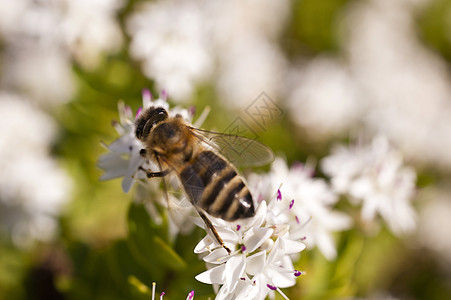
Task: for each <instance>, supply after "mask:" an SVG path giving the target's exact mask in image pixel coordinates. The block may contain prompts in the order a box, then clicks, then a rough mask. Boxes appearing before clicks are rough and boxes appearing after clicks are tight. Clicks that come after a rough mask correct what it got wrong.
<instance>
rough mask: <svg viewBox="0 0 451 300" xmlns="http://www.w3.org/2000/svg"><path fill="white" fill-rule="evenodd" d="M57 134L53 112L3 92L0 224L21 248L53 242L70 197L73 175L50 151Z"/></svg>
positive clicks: (0, 95)
mask: <svg viewBox="0 0 451 300" xmlns="http://www.w3.org/2000/svg"><path fill="white" fill-rule="evenodd" d="M56 134H57V130H56V124H55V122H54V121H53V120H52V118H51V117H50V116H48V115H47V114H46V113H44V112H43V111H42V110H40V109H39V108H37V107H34V106H32V105H31V104H30V102H29V101H26V100H25V99H23V98H21V97H18V96H17V95H14V94H7V93H4V92H0V166H1V167H0V215H1V217H0V220H1V221H0V223H1V225H2V227H3V226H4V228H6V230H7V231H8V232H10V233H11V237H12V240H13V242H14V243H15V244H16V245H18V246H22V247H27V246H30V245H32V243H33V242H34V241H36V240H37V241H44V242H47V241H51V240H52V239H53V238H54V237H55V235H56V233H57V232H58V222H57V217H58V215H59V214H60V213H61V211H62V210H63V208H64V205H65V204H66V203H67V201H68V200H69V197H68V196H69V195H70V186H71V181H70V178H69V176H68V175H67V174H66V172H64V170H63V169H62V168H61V167H60V166H59V165H58V163H57V161H56V160H55V159H54V158H53V157H52V156H51V154H50V153H51V151H50V148H51V143H52V142H53V141H54V140H55V138H56Z"/></svg>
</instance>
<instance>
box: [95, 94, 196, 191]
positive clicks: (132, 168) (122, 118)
mask: <svg viewBox="0 0 451 300" xmlns="http://www.w3.org/2000/svg"><path fill="white" fill-rule="evenodd" d="M166 97H167V95H166V93H165V92H163V93H162V94H161V97H160V98H159V99H156V100H152V96H151V94H150V92H149V91H148V90H144V91H143V108H144V109H145V108H147V107H149V106H158V107H163V108H164V109H166V110H168V113H169V115H170V116H175V115H176V114H181V115H182V116H183V117H184V118H185V119H186V120H187V121H190V120H191V119H192V115H193V113H191V112H188V110H186V109H181V108H179V107H175V108H173V109H169V104H168V103H167V102H166ZM118 110H119V122H116V121H114V122H113V126H114V127H115V129H116V131H117V132H118V133H119V134H120V137H119V138H118V139H116V140H115V141H114V142H113V143H111V144H110V145H105V147H106V148H107V150H109V151H110V152H109V153H107V154H104V155H102V156H101V157H100V158H99V161H98V167H99V168H101V169H103V170H104V171H105V173H104V174H103V175H102V177H101V179H102V180H108V179H112V178H117V177H124V178H123V179H122V189H123V190H124V192H126V193H127V192H128V191H129V190H130V188H131V187H132V185H133V183H134V182H135V181H136V179H139V178H141V179H144V178H146V176H145V174H144V172H138V168H139V167H140V166H141V167H143V168H144V169H152V170H156V169H158V166H157V165H156V164H155V163H153V162H151V161H146V160H145V159H144V158H143V157H142V156H141V155H140V154H139V151H140V150H141V149H142V148H143V146H142V144H141V142H140V141H139V140H138V139H137V138H136V137H135V123H134V122H135V117H136V116H137V115H138V114H139V112H140V110H139V111H138V112H137V113H136V115H133V112H132V110H131V108H130V107H129V106H126V105H124V103H123V102H119V104H118Z"/></svg>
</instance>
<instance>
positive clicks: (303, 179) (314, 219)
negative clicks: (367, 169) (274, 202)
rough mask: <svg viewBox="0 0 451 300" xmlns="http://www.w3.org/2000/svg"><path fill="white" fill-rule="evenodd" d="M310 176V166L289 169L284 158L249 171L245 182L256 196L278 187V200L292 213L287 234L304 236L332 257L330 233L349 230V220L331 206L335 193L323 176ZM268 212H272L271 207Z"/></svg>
mask: <svg viewBox="0 0 451 300" xmlns="http://www.w3.org/2000/svg"><path fill="white" fill-rule="evenodd" d="M313 175H314V166H310V165H309V164H306V165H304V164H301V163H295V164H294V165H293V166H292V167H291V168H289V167H288V166H287V163H286V162H285V161H284V159H282V158H276V159H275V161H274V162H273V164H272V165H271V170H270V172H269V173H267V174H262V175H256V174H252V175H251V176H250V177H249V183H250V186H251V188H253V189H254V195H255V196H256V197H257V198H258V199H263V198H267V197H269V196H270V195H271V194H272V193H273V191H274V190H276V189H277V187H278V186H280V188H279V192H281V194H283V195H284V197H283V199H282V197H280V198H281V199H279V201H282V202H284V203H285V204H284V205H285V206H289V207H290V209H291V210H292V212H293V216H294V219H292V220H291V221H292V223H291V226H290V234H291V235H292V236H293V237H296V238H302V237H305V236H307V237H308V238H307V239H305V243H306V245H307V246H308V247H309V248H312V247H314V246H317V247H318V248H319V250H320V251H321V252H322V253H323V255H324V256H325V257H326V258H327V259H329V260H332V259H334V258H335V257H336V255H337V253H336V249H335V245H334V241H333V237H332V233H333V232H337V231H342V230H346V229H349V228H350V226H351V224H352V222H351V219H350V218H349V216H347V215H346V214H344V213H342V212H338V211H336V210H333V209H332V206H333V205H334V204H335V203H336V202H337V201H338V197H337V195H336V194H335V193H334V192H333V191H332V189H331V188H330V187H329V185H328V184H327V182H326V181H325V180H324V179H321V178H315V177H313ZM271 211H272V213H274V209H271ZM284 221H285V220H280V221H279V222H284ZM293 221H294V222H293Z"/></svg>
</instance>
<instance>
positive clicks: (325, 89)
mask: <svg viewBox="0 0 451 300" xmlns="http://www.w3.org/2000/svg"><path fill="white" fill-rule="evenodd" d="M295 68H296V69H294V70H293V71H292V72H291V74H290V75H289V76H290V80H288V88H287V89H286V90H287V91H289V94H288V97H287V108H288V113H289V115H290V117H291V119H292V120H293V121H294V123H296V124H297V125H298V126H301V127H303V128H304V129H305V130H304V131H305V133H306V134H307V135H308V137H309V138H310V139H312V140H317V141H318V140H319V141H322V140H327V139H330V138H331V137H333V136H335V135H340V134H341V135H343V134H344V133H347V132H348V130H349V129H350V128H352V127H353V126H355V125H356V124H357V122H358V121H361V119H362V118H363V116H364V114H365V112H366V108H367V107H366V106H367V105H368V104H367V101H368V100H366V98H365V97H360V93H359V92H360V91H359V87H358V85H356V84H355V79H354V78H353V77H352V75H351V72H350V71H349V70H347V67H346V66H345V65H343V64H341V63H339V62H338V61H336V60H333V59H332V58H329V57H318V58H315V59H314V60H312V61H311V62H309V63H307V64H305V65H301V66H296V67H295ZM300 111H302V114H300V113H299V112H300Z"/></svg>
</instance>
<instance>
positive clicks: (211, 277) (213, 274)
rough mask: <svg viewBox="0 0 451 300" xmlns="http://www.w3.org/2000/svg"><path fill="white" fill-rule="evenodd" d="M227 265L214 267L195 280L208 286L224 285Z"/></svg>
mask: <svg viewBox="0 0 451 300" xmlns="http://www.w3.org/2000/svg"><path fill="white" fill-rule="evenodd" d="M225 267H226V266H225V264H222V265H219V266H217V267H214V268H212V269H210V270H207V271H205V272H203V273H200V274H199V275H197V276H196V277H195V278H196V280H198V281H200V282H203V283H207V284H214V283H217V284H223V283H224V282H225V272H224V271H225Z"/></svg>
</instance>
